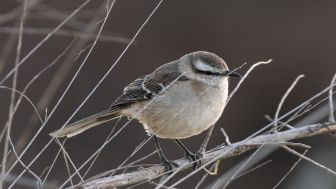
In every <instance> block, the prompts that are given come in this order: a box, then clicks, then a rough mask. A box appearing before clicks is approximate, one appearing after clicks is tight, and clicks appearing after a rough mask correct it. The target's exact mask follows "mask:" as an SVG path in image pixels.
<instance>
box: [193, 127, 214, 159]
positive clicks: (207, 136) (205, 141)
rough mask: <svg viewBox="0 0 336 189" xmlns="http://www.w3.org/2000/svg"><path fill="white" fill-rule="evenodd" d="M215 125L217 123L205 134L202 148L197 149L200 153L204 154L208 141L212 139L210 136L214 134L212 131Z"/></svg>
mask: <svg viewBox="0 0 336 189" xmlns="http://www.w3.org/2000/svg"><path fill="white" fill-rule="evenodd" d="M214 127H215V125H213V126H211V127H210V129H209V130H208V132H207V134H206V135H205V137H204V139H203V142H202V144H201V146H200V148H199V149H198V150H197V153H198V154H202V155H203V154H204V153H205V151H206V147H207V145H208V142H209V140H210V137H211V135H212V131H213V129H214Z"/></svg>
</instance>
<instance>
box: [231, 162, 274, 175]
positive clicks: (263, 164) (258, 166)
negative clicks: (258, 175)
mask: <svg viewBox="0 0 336 189" xmlns="http://www.w3.org/2000/svg"><path fill="white" fill-rule="evenodd" d="M271 162H272V160H271V159H270V160H267V161H265V162H263V163H261V164H259V165H257V166H255V167H253V168H252V169H249V170H247V171H245V172H243V173H241V174H240V175H237V176H236V179H238V178H240V177H243V176H245V175H247V174H249V173H251V172H253V171H255V170H257V169H259V168H261V167H263V166H265V165H267V164H269V163H271Z"/></svg>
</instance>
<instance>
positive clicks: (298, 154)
mask: <svg viewBox="0 0 336 189" xmlns="http://www.w3.org/2000/svg"><path fill="white" fill-rule="evenodd" d="M281 147H282V148H283V149H285V150H287V151H288V152H290V153H292V154H294V155H296V156H299V157H300V158H302V159H304V160H306V161H308V162H310V163H312V164H313V165H315V166H317V167H319V168H322V169H323V170H325V171H327V172H328V173H330V174H332V175H334V176H336V172H335V171H334V170H332V169H330V168H328V167H326V166H324V165H322V164H320V163H318V162H316V161H314V160H312V159H310V158H308V157H306V156H304V155H302V154H300V153H298V152H297V151H295V150H293V149H291V148H289V147H287V146H281Z"/></svg>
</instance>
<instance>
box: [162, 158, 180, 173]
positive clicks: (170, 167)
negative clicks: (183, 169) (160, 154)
mask: <svg viewBox="0 0 336 189" xmlns="http://www.w3.org/2000/svg"><path fill="white" fill-rule="evenodd" d="M162 165H163V166H164V167H165V171H166V172H167V173H168V174H171V173H172V171H173V169H174V168H175V167H179V165H178V164H177V163H175V162H173V161H170V160H163V161H162Z"/></svg>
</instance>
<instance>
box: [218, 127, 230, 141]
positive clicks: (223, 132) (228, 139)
mask: <svg viewBox="0 0 336 189" xmlns="http://www.w3.org/2000/svg"><path fill="white" fill-rule="evenodd" d="M220 130H221V132H222V134H223V135H224V137H225V142H226V144H228V145H231V142H230V138H229V135H228V134H227V133H226V132H225V130H224V128H223V127H221V128H220Z"/></svg>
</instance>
